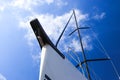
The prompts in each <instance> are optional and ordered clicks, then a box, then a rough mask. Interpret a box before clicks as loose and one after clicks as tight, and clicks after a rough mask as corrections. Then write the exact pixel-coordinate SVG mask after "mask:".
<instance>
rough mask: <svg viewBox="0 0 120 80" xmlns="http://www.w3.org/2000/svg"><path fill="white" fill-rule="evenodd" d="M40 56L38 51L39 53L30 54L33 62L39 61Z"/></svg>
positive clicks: (37, 62)
mask: <svg viewBox="0 0 120 80" xmlns="http://www.w3.org/2000/svg"><path fill="white" fill-rule="evenodd" d="M40 58H41V53H40V52H39V54H32V59H33V61H34V62H35V64H39V63H40Z"/></svg>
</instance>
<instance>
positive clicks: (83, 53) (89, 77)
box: [73, 10, 91, 80]
mask: <svg viewBox="0 0 120 80" xmlns="http://www.w3.org/2000/svg"><path fill="white" fill-rule="evenodd" d="M73 14H74V17H75V23H76V27H77V31H78V37H79V39H80V45H81V49H82V55H83V58H84V61H86V55H85V51H84V48H83V42H82V38H81V35H80V30H79V27H78V23H77V18H76V15H75V11H74V10H73ZM84 63H85V67H86V71H87V76H88V80H91V76H90V72H89V68H88V63H87V62H84Z"/></svg>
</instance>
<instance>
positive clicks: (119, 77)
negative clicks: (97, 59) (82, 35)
mask: <svg viewBox="0 0 120 80" xmlns="http://www.w3.org/2000/svg"><path fill="white" fill-rule="evenodd" d="M91 31H92V33H93V34H95V32H94V30H93V29H92V28H91ZM94 37H95V38H96V40H97V41H98V43H99V44H100V47H101V48H102V50H103V52H104V53H105V55H106V56H107V57H108V58H109V59H110V63H111V64H112V67H113V69H114V71H115V74H116V75H117V77H118V79H119V80H120V75H119V73H118V71H117V69H116V67H115V65H114V63H113V61H112V60H111V58H110V56H109V55H108V53H107V51H106V49H105V48H104V47H103V45H102V43H101V41H100V40H99V38H98V37H97V36H96V35H94Z"/></svg>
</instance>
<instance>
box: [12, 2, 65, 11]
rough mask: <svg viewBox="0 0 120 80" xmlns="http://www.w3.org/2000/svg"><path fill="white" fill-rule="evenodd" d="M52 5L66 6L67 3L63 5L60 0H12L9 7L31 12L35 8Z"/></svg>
mask: <svg viewBox="0 0 120 80" xmlns="http://www.w3.org/2000/svg"><path fill="white" fill-rule="evenodd" d="M52 3H53V4H55V5H57V6H64V5H67V2H65V3H64V2H63V1H62V0H13V1H12V2H11V3H10V6H12V7H14V8H21V9H25V10H29V11H31V10H32V9H33V8H34V7H35V6H42V5H46V4H48V5H50V4H52Z"/></svg>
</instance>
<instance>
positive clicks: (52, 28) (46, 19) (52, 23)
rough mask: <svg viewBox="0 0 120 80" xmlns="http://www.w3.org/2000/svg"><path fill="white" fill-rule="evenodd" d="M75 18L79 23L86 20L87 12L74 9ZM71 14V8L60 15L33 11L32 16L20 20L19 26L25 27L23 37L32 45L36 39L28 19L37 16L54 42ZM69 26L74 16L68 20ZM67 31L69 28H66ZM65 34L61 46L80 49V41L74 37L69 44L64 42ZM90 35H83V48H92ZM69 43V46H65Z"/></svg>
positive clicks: (72, 25)
mask: <svg viewBox="0 0 120 80" xmlns="http://www.w3.org/2000/svg"><path fill="white" fill-rule="evenodd" d="M75 12H76V16H77V20H78V22H79V23H80V22H81V21H84V20H87V18H88V14H82V13H81V12H80V11H79V10H77V9H76V10H75ZM71 14H72V10H71V11H70V12H68V13H65V14H63V15H61V16H54V15H53V14H37V13H34V14H33V15H34V16H29V17H27V18H25V19H24V20H21V21H20V27H21V28H23V29H25V30H26V31H27V33H26V35H25V38H26V39H27V40H28V44H29V45H33V41H34V40H35V39H36V38H35V35H34V34H33V31H32V30H31V27H30V25H29V21H30V20H32V19H33V18H38V19H39V21H40V23H41V24H42V26H43V28H44V30H45V32H46V33H47V34H48V36H49V37H50V39H51V40H52V41H53V42H54V43H55V42H56V41H57V39H58V37H59V35H60V34H61V31H62V30H63V28H64V26H65V24H66V23H67V20H68V19H69V17H70V15H71ZM69 25H70V26H69V28H70V29H71V28H73V27H75V21H74V18H72V20H71V21H70V24H69ZM68 31H69V29H68ZM65 37H66V36H63V38H62V40H61V41H63V42H61V43H62V44H64V45H62V46H63V48H64V49H65V50H67V47H73V48H74V50H75V51H81V47H80V43H79V41H77V40H76V39H74V38H72V39H71V41H72V42H71V44H69V43H65V41H64V38H65ZM90 38H91V37H90V36H85V37H83V40H84V41H83V44H84V48H85V49H87V50H90V49H92V46H91V45H90V44H89V43H90V41H91V39H90ZM67 45H69V46H67Z"/></svg>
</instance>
